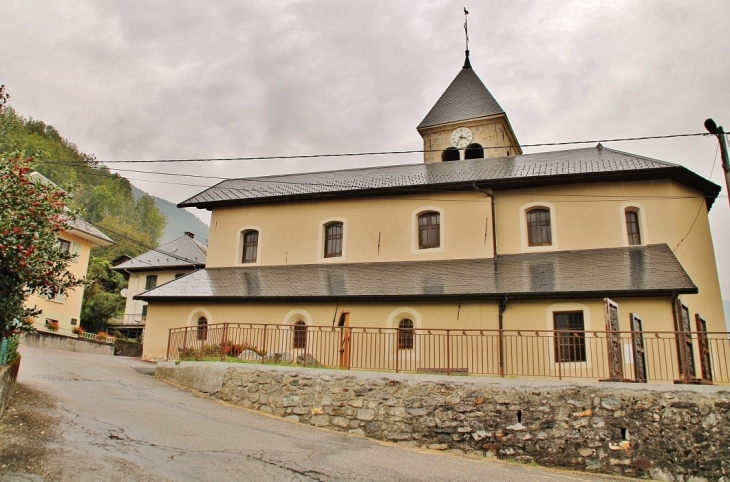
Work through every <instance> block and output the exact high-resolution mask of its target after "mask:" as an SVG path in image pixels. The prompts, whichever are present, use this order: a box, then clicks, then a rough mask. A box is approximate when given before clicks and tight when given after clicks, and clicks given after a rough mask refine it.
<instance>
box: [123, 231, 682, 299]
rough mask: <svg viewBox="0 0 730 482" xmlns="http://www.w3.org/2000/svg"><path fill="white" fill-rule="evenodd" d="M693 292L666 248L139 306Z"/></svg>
mask: <svg viewBox="0 0 730 482" xmlns="http://www.w3.org/2000/svg"><path fill="white" fill-rule="evenodd" d="M693 293H697V287H696V286H695V285H694V283H693V282H692V280H691V279H690V278H689V276H688V275H687V273H686V272H685V271H684V269H683V268H682V266H681V265H680V264H679V261H678V260H677V259H676V257H675V256H674V254H673V253H672V252H671V250H670V249H669V247H668V246H667V245H665V244H662V245H651V246H640V247H627V248H607V249H595V250H581V251H559V252H545V253H528V254H513V255H504V256H500V257H499V258H497V259H471V260H441V261H416V262H389V263H357V264H355V263H352V264H336V265H331V264H327V265H286V266H259V267H234V268H215V269H206V270H200V271H197V272H195V273H192V274H190V275H188V276H186V277H185V278H180V279H179V280H175V281H171V282H170V283H167V284H165V285H161V286H159V287H157V288H155V289H153V290H150V291H148V292H145V293H142V294H140V295H137V296H136V297H135V298H136V299H141V300H145V301H148V302H149V301H162V302H166V301H188V302H192V301H216V302H243V303H245V302H304V301H312V302H329V301H388V300H390V301H396V300H413V301H444V300H486V299H501V298H503V297H504V296H508V297H509V298H510V299H544V298H560V299H565V298H596V297H605V296H614V297H627V296H631V297H647V296H672V295H676V294H693Z"/></svg>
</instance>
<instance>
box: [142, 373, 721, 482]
mask: <svg viewBox="0 0 730 482" xmlns="http://www.w3.org/2000/svg"><path fill="white" fill-rule="evenodd" d="M157 376H158V377H161V378H164V379H168V380H171V381H174V382H176V383H179V384H182V385H186V386H188V387H191V388H194V389H197V390H200V391H203V392H206V393H209V394H211V395H213V396H215V397H216V398H219V399H221V400H225V401H227V402H230V403H233V404H235V405H238V406H240V407H243V408H248V409H254V410H260V411H262V412H266V413H270V414H273V415H277V416H280V417H284V418H286V419H289V420H292V421H295V422H299V423H306V424H311V425H314V426H317V427H324V428H328V429H331V430H336V431H342V432H349V433H353V434H358V435H363V436H367V437H371V438H375V439H379V440H386V441H392V442H398V443H404V444H411V445H417V446H419V447H425V448H429V449H433V450H451V451H456V452H460V453H470V454H483V455H485V456H489V457H498V458H502V459H514V460H518V461H525V462H536V463H538V464H541V465H548V466H561V467H569V468H574V469H580V470H587V471H595V472H602V473H612V474H621V475H627V476H634V477H652V478H657V479H664V480H690V479H692V480H730V391H728V389H727V388H723V387H707V386H674V385H664V386H663V385H634V384H622V383H620V384H614V383H571V382H553V381H528V380H514V379H512V380H499V379H493V378H478V377H446V376H430V375H407V374H394V373H388V374H383V373H366V372H345V371H337V370H318V369H302V368H295V367H294V368H290V367H276V366H274V367H272V366H264V365H261V366H258V365H246V364H235V363H212V362H207V363H206V362H198V363H195V362H183V363H180V364H179V365H175V364H174V363H168V362H164V363H160V364H158V368H157Z"/></svg>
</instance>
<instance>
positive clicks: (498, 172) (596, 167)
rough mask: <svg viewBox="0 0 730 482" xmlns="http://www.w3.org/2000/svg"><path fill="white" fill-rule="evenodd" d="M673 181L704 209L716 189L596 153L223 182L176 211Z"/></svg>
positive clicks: (687, 174) (627, 158) (643, 162)
mask: <svg viewBox="0 0 730 482" xmlns="http://www.w3.org/2000/svg"><path fill="white" fill-rule="evenodd" d="M660 178H673V179H675V180H677V181H678V182H681V183H684V184H686V185H688V186H690V187H693V188H695V189H697V190H699V191H701V192H703V193H704V194H705V196H706V198H707V199H708V207H709V206H710V205H712V202H713V201H714V199H715V198H716V197H717V195H718V194H719V192H720V186H718V185H716V184H714V183H712V182H710V181H708V180H706V179H704V178H702V177H700V176H698V175H697V174H695V173H693V172H692V171H690V170H688V169H687V168H685V167H682V166H679V165H676V164H671V163H668V162H663V161H658V160H655V159H650V158H647V157H643V156H639V155H636V154H629V153H626V152H621V151H617V150H614V149H609V148H606V147H603V146H601V145H600V144H599V145H598V146H596V147H587V148H582V149H571V150H564V151H553V152H540V153H534V154H523V155H519V156H508V157H497V158H485V159H470V160H463V161H457V162H436V163H432V164H404V165H399V166H383V167H369V168H360V169H346V170H339V171H323V172H312V173H302V174H288V175H279V176H266V177H254V178H244V179H228V180H225V181H222V182H220V183H218V184H216V185H215V186H212V187H210V188H208V189H206V190H205V191H203V192H201V193H199V194H197V195H195V196H193V197H191V198H190V199H188V200H186V201H183V202H181V203H180V204H178V207H201V208H211V207H216V206H230V205H243V204H260V203H272V202H281V201H288V200H302V199H306V198H312V199H321V198H323V197H355V196H365V195H378V194H392V193H398V194H405V193H421V192H428V191H430V190H433V189H434V188H448V189H451V190H459V189H461V190H472V189H474V187H473V184H474V183H479V185H480V187H482V188H492V189H495V190H499V189H514V188H520V187H539V186H546V185H555V184H561V183H563V184H566V183H570V182H604V181H611V180H621V181H632V180H642V179H660Z"/></svg>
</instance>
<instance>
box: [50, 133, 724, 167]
mask: <svg viewBox="0 0 730 482" xmlns="http://www.w3.org/2000/svg"><path fill="white" fill-rule="evenodd" d="M711 135H712V134H709V133H707V132H699V133H696V134H668V135H663V136H639V137H620V138H614V139H592V140H586V141H566V142H541V143H537V144H510V145H506V146H483V147H482V149H513V148H523V147H549V146H569V145H578V144H598V143H603V142H625V141H644V140H651V139H673V138H679V137H699V136H711ZM464 149H465V148H464ZM464 149H460V150H464ZM426 152H442V149H427V150H422V149H410V150H403V151H374V152H346V153H336V154H301V155H292V156H251V157H203V158H183V159H138V160H119V161H98V162H100V163H103V164H119V163H176V162H210V161H271V160H277V159H283V160H286V159H316V158H327V157H359V156H382V155H393V154H421V153H426ZM55 162H58V163H62V162H66V161H64V160H62V159H59V160H57V161H55Z"/></svg>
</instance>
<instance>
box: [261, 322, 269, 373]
mask: <svg viewBox="0 0 730 482" xmlns="http://www.w3.org/2000/svg"><path fill="white" fill-rule="evenodd" d="M267 327H268V325H264V342H263V343H264V344H263V346H262V347H261V351H263V352H264V354H263V355H261V364H262V365H263V364H264V363H265V362H266V354H267V353H268V351H266V328H267Z"/></svg>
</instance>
